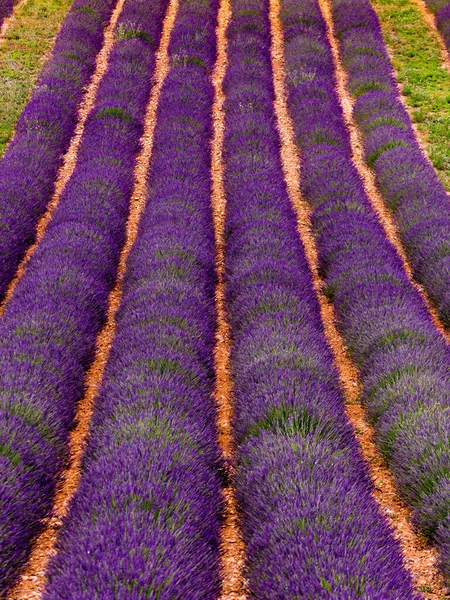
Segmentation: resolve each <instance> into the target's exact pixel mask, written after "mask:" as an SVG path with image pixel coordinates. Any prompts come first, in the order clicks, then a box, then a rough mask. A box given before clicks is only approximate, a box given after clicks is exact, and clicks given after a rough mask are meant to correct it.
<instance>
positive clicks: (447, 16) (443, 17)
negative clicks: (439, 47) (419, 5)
mask: <svg viewBox="0 0 450 600" xmlns="http://www.w3.org/2000/svg"><path fill="white" fill-rule="evenodd" d="M425 4H426V5H427V8H428V9H429V10H431V12H432V13H434V18H435V23H436V27H437V28H438V31H439V33H440V34H441V36H442V38H443V40H444V44H445V46H446V48H447V51H449V52H450V2H449V1H448V0H425Z"/></svg>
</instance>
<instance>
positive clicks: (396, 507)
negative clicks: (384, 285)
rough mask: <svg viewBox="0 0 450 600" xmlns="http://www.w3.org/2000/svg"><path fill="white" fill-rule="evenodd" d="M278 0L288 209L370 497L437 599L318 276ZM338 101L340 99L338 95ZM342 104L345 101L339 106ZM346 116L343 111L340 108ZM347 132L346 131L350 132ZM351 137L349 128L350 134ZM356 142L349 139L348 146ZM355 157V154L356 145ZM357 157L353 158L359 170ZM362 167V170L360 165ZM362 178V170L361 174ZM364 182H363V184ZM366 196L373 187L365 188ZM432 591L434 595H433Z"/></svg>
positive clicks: (279, 109)
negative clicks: (370, 487) (288, 90)
mask: <svg viewBox="0 0 450 600" xmlns="http://www.w3.org/2000/svg"><path fill="white" fill-rule="evenodd" d="M280 10H281V4H280V0H271V28H272V64H273V71H274V86H275V111H276V114H277V122H278V129H279V131H280V137H281V140H282V147H281V156H282V162H283V171H284V175H285V180H286V182H287V188H288V192H289V196H290V199H291V202H292V205H293V206H294V208H295V211H296V213H297V216H298V217H297V227H298V231H299V235H300V237H301V239H302V242H303V245H304V247H305V253H306V256H307V260H308V264H309V268H310V270H311V272H312V276H313V284H314V288H315V291H316V294H317V297H318V300H319V305H320V312H321V317H322V322H323V324H324V328H325V335H326V337H327V340H328V343H329V345H330V347H331V349H332V351H333V355H334V362H335V364H336V366H337V369H338V373H339V379H340V383H341V386H342V388H343V390H344V392H345V404H346V413H347V416H348V419H349V421H350V423H351V425H352V427H353V430H354V432H355V435H356V438H357V440H358V443H359V447H360V451H361V454H362V456H363V457H364V460H365V462H366V464H367V466H368V469H369V474H370V477H371V479H372V482H373V495H374V497H375V500H376V501H377V503H378V505H379V506H380V509H381V511H382V513H383V514H384V515H386V517H387V518H388V519H389V521H390V523H391V526H392V527H393V529H394V531H395V537H396V539H397V540H398V541H399V542H400V544H401V549H402V554H403V561H404V564H405V566H406V567H407V568H408V570H409V572H410V573H411V576H412V579H413V582H414V587H415V589H416V590H418V591H419V592H420V591H422V592H423V591H424V590H429V592H427V593H426V594H425V596H424V597H426V598H430V599H432V598H441V597H442V594H443V593H444V592H443V590H444V586H443V582H442V577H441V575H440V573H439V571H438V570H437V568H436V566H435V563H436V551H435V550H434V549H433V548H431V547H430V546H429V545H428V544H427V543H426V542H425V540H424V539H423V538H422V537H421V536H418V535H417V533H416V532H415V531H414V529H413V527H412V525H411V511H410V509H408V508H407V506H405V503H404V502H403V500H402V499H401V497H400V496H399V494H398V492H397V489H396V484H395V480H394V477H393V476H392V474H391V472H390V471H389V468H388V467H387V465H386V463H385V461H384V460H383V457H382V456H381V454H380V452H379V450H378V449H377V447H376V445H375V442H374V439H375V433H374V430H373V428H372V427H371V426H370V424H369V423H368V422H367V418H366V415H365V413H364V408H363V406H362V404H361V389H362V385H361V380H360V377H359V373H358V369H357V367H356V365H355V364H354V363H353V362H352V360H351V358H350V356H349V354H348V351H347V348H346V346H345V343H344V340H343V338H342V336H341V334H340V332H339V331H338V329H337V327H336V315H335V312H334V309H333V305H332V304H331V303H330V301H329V300H328V299H327V298H326V297H325V295H324V293H323V290H324V289H325V282H324V281H323V279H322V278H321V277H320V275H319V255H318V250H317V247H316V243H315V241H314V237H313V233H312V227H311V209H310V207H309V206H308V204H307V203H306V201H305V200H304V198H302V195H301V192H300V188H301V186H300V170H299V164H300V161H301V157H300V156H299V151H298V148H297V147H296V145H295V143H294V129H293V125H292V121H291V117H290V115H289V111H288V106H287V93H286V89H285V61H284V35H283V28H282V26H281V23H280V17H279V15H280ZM341 98H342V96H341ZM342 104H344V102H342ZM343 112H344V114H345V113H346V111H345V108H344V109H343ZM349 129H350V128H349ZM350 132H351V129H350ZM353 141H354V140H353V139H352V142H353ZM353 148H354V156H355V155H356V153H357V152H358V151H359V148H358V147H356V148H355V146H354V147H353ZM360 161H361V157H360V156H359V157H358V159H357V160H356V159H355V162H356V164H357V165H358V166H359V163H360ZM364 167H365V165H364ZM363 173H364V171H363ZM365 183H366V182H365ZM365 188H366V192H368V190H372V189H373V187H372V186H369V185H367V183H366V185H365ZM431 590H432V591H431Z"/></svg>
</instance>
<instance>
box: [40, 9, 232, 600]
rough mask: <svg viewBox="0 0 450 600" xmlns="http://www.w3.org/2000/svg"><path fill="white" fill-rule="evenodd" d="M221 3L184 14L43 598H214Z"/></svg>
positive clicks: (219, 503)
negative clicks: (216, 118) (214, 204)
mask: <svg viewBox="0 0 450 600" xmlns="http://www.w3.org/2000/svg"><path fill="white" fill-rule="evenodd" d="M217 4H218V3H217V2H216V1H215V0H213V1H211V2H203V1H202V0H181V3H180V6H179V11H178V15H177V18H176V22H175V27H174V30H173V33H172V37H171V42H170V47H169V55H170V62H171V71H170V73H169V75H168V77H167V79H166V81H165V83H164V86H163V89H162V93H161V97H160V103H159V109H158V115H157V125H156V130H155V141H154V149H153V154H152V162H151V169H150V173H149V184H148V198H147V205H146V208H145V211H144V214H143V217H142V220H141V223H140V226H139V230H138V237H137V240H136V242H135V244H134V245H133V248H132V250H131V253H130V256H129V260H128V266H127V272H126V278H125V281H124V286H123V300H122V303H121V308H120V311H119V313H118V315H117V331H116V336H115V339H114V342H113V346H112V350H111V355H110V359H109V361H108V364H107V367H106V372H105V376H104V381H103V385H102V388H101V391H100V396H99V399H98V401H97V403H96V410H95V413H94V419H93V423H92V429H91V434H90V438H89V444H88V447H87V451H86V455H85V457H84V461H83V465H82V477H81V482H80V487H79V489H78V491H77V493H76V495H75V497H74V499H73V501H72V504H71V507H70V510H69V514H68V517H67V519H66V520H65V524H64V529H63V532H62V536H61V539H60V542H59V552H58V554H57V556H56V558H55V559H54V560H53V562H52V564H51V567H50V571H49V581H48V585H47V591H46V593H45V594H44V598H45V600H50V599H56V598H58V599H66V598H67V599H69V598H70V599H77V600H81V599H86V600H88V599H89V600H91V599H93V598H101V599H104V600H108V599H111V600H113V599H115V600H116V599H123V600H131V599H138V598H159V600H169V599H172V598H189V600H196V599H198V600H200V599H201V600H208V599H211V600H213V599H215V598H217V597H218V595H219V572H218V571H219V569H218V559H219V543H218V539H219V530H220V523H221V509H222V501H221V493H220V476H219V474H220V471H219V467H220V462H219V452H218V448H217V445H216V441H215V440H216V429H215V408H214V402H213V399H212V392H213V388H212V386H213V382H214V361H213V350H214V325H215V310H214V288H215V281H216V276H215V261H214V255H215V246H214V230H213V223H212V213H211V208H210V190H211V181H210V167H211V165H210V140H211V136H212V126H211V107H212V100H213V90H212V85H211V81H210V75H211V72H212V68H213V66H214V60H215V24H216V15H217Z"/></svg>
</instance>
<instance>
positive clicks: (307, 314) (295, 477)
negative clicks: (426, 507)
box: [224, 0, 415, 600]
mask: <svg viewBox="0 0 450 600" xmlns="http://www.w3.org/2000/svg"><path fill="white" fill-rule="evenodd" d="M232 8H233V16H232V20H231V23H230V26H229V29H228V32H227V35H228V40H229V67H228V71H227V75H226V79H225V84H224V89H225V93H226V104H225V112H226V129H225V143H224V163H225V190H226V197H227V217H226V239H227V244H226V249H225V251H226V257H225V259H226V260H225V266H226V285H227V292H226V301H227V308H228V311H229V315H230V324H231V331H232V340H233V344H232V353H231V373H232V377H233V382H234V393H235V422H234V434H235V439H236V443H237V476H236V487H237V498H238V503H239V506H240V510H241V511H242V526H243V530H244V541H245V544H246V556H247V565H246V576H247V577H248V580H249V588H250V590H251V594H252V597H255V598H256V597H257V598H261V599H262V598H267V599H269V598H270V599H272V598H286V597H290V598H291V597H292V598H294V597H295V598H297V597H302V598H311V599H312V598H314V599H317V598H324V599H325V598H327V599H328V598H331V597H333V598H338V597H339V598H342V597H344V596H345V597H346V598H357V597H358V598H359V597H364V598H371V599H375V598H377V599H381V598H383V600H386V598H393V599H394V598H395V599H396V600H398V599H400V598H405V599H406V598H413V597H415V596H414V594H413V591H412V587H411V582H410V580H409V576H408V575H407V573H406V572H405V570H404V569H403V567H402V562H401V556H400V553H399V549H398V546H397V543H396V542H395V541H394V539H393V537H392V535H391V532H390V530H389V528H388V526H387V524H386V522H385V520H384V518H383V517H382V516H381V515H380V513H379V512H378V508H377V506H376V503H375V501H374V499H373V497H372V495H371V484H370V480H369V477H368V474H367V471H366V468H365V465H364V464H363V461H362V458H361V456H360V454H359V450H358V447H357V443H356V440H355V438H354V435H353V432H352V430H351V427H350V426H349V424H348V422H347V419H346V416H345V412H344V399H343V396H342V393H341V391H340V389H339V383H338V377H337V373H336V371H335V368H334V366H333V359H332V355H331V351H330V349H329V348H328V346H327V344H326V341H325V336H324V331H323V327H322V323H321V317H320V310H319V306H318V302H317V298H316V296H315V292H314V288H313V285H312V278H311V273H310V271H309V267H308V263H307V260H306V257H305V253H304V249H303V246H302V244H301V241H300V238H299V235H298V232H297V230H296V219H295V214H294V211H293V209H292V207H291V206H290V203H289V198H288V195H287V191H286V186H285V184H284V180H283V172H282V167H281V161H280V152H279V151H280V143H279V138H278V134H277V131H276V128H275V123H274V112H273V100H274V90H273V84H272V71H271V62H270V27H269V19H268V2H267V1H265V2H261V0H234V1H233V2H232Z"/></svg>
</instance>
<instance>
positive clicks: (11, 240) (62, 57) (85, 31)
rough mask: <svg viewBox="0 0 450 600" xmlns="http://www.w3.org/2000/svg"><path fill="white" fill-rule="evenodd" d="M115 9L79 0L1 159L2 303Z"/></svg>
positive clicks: (108, 3)
mask: <svg viewBox="0 0 450 600" xmlns="http://www.w3.org/2000/svg"><path fill="white" fill-rule="evenodd" d="M114 5H115V0H75V2H74V3H73V5H72V7H71V9H70V11H69V12H68V14H67V16H66V18H65V20H64V23H63V26H62V28H61V31H60V32H59V34H58V37H57V39H56V42H55V47H54V50H53V54H52V56H51V57H50V59H49V61H48V62H47V64H46V65H45V66H44V68H43V71H42V73H41V75H40V78H39V80H38V82H37V84H36V86H35V88H34V91H33V94H32V96H31V99H30V101H29V103H28V105H27V106H26V108H25V110H24V111H23V113H22V115H21V117H20V119H19V121H18V123H17V127H16V131H15V135H14V138H13V139H12V141H11V143H10V144H9V146H8V148H7V149H6V151H5V154H4V155H3V157H2V158H1V159H0V198H1V203H0V223H1V225H0V229H1V232H2V234H1V236H0V298H2V297H3V296H4V294H5V291H6V289H7V287H8V284H9V282H10V281H11V279H12V277H13V276H14V273H15V271H16V269H17V266H18V264H19V262H20V260H21V259H22V257H23V255H24V253H25V251H26V249H27V248H28V246H29V245H30V244H31V243H32V242H33V241H34V238H35V229H36V223H37V220H38V219H39V217H40V216H41V215H42V213H43V212H44V211H45V209H46V207H47V204H48V202H49V201H50V199H51V197H52V194H53V191H54V189H55V179H56V176H57V172H58V168H59V167H60V165H61V163H62V157H63V154H64V152H65V151H66V150H67V148H68V146H69V143H70V139H71V137H72V135H73V133H74V131H75V126H76V123H77V109H78V105H79V103H80V101H81V99H82V96H83V92H84V88H85V87H86V85H87V84H88V83H89V79H90V77H91V75H92V73H93V71H94V68H95V59H96V56H97V54H98V52H99V50H100V48H101V46H102V43H103V29H104V27H105V26H106V24H107V22H108V20H109V18H110V16H111V13H112V10H113V7H114ZM0 18H1V12H0Z"/></svg>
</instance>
